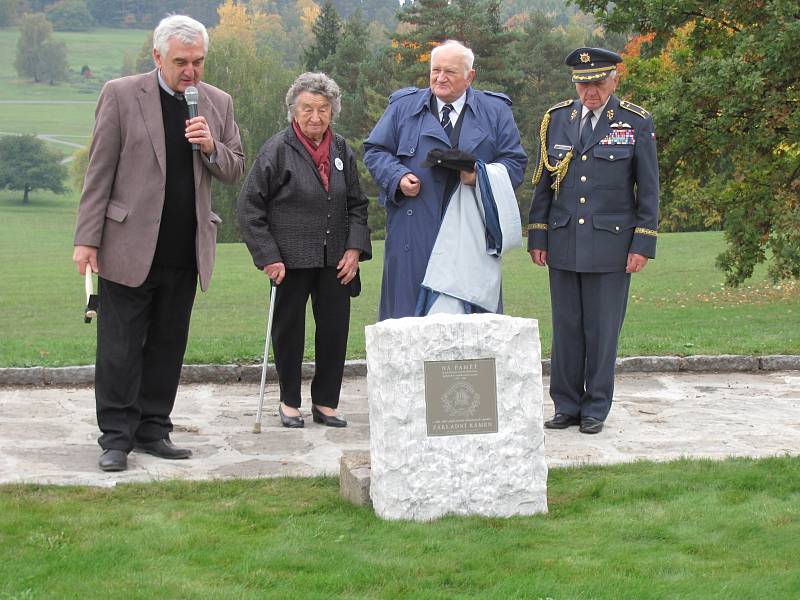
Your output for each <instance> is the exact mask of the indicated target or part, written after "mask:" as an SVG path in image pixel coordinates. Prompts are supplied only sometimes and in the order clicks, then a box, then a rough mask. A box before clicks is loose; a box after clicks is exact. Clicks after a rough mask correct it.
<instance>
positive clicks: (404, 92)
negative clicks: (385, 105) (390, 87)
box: [389, 87, 419, 104]
mask: <svg viewBox="0 0 800 600" xmlns="http://www.w3.org/2000/svg"><path fill="white" fill-rule="evenodd" d="M418 91H419V88H415V87H407V88H401V89H399V90H396V91H394V92H392V95H391V96H389V104H391V103H392V102H394V101H395V100H398V99H399V98H404V97H406V96H410V95H411V94H415V93H417V92H418Z"/></svg>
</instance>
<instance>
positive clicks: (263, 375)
mask: <svg viewBox="0 0 800 600" xmlns="http://www.w3.org/2000/svg"><path fill="white" fill-rule="evenodd" d="M269 287H270V292H269V317H267V339H266V340H264V364H263V366H262V367H261V389H260V390H259V392H258V411H257V412H256V422H255V424H254V425H253V433H261V409H262V408H263V406H264V387H265V385H266V382H267V360H268V359H269V341H270V336H271V335H272V315H273V314H274V313H275V290H277V289H278V286H276V285H275V282H274V281H272V280H271V279H270V280H269Z"/></svg>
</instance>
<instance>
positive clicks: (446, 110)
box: [442, 104, 453, 137]
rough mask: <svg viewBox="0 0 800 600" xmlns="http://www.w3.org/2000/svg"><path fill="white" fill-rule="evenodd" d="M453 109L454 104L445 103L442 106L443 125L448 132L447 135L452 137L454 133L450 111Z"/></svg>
mask: <svg viewBox="0 0 800 600" xmlns="http://www.w3.org/2000/svg"><path fill="white" fill-rule="evenodd" d="M452 110H453V105H452V104H445V105H444V106H443V107H442V127H444V132H445V133H446V134H447V137H450V134H451V133H453V123H451V122H450V113H451V112H452Z"/></svg>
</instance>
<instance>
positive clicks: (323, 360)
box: [272, 267, 350, 408]
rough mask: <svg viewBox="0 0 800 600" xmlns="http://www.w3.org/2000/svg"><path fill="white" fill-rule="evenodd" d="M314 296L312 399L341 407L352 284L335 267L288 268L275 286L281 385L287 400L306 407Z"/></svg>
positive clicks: (275, 343) (274, 333) (275, 344)
mask: <svg viewBox="0 0 800 600" xmlns="http://www.w3.org/2000/svg"><path fill="white" fill-rule="evenodd" d="M309 296H311V307H312V309H313V311H314V321H315V323H316V326H317V331H316V337H315V339H314V365H315V370H314V379H313V380H312V381H311V401H312V402H313V403H314V404H316V405H318V406H329V407H331V408H336V407H337V406H338V405H339V392H341V389H342V373H343V372H344V359H345V355H346V352H347V333H348V330H349V328H350V293H349V291H348V286H346V285H342V284H341V283H339V280H338V279H337V278H336V269H335V268H334V267H324V268H317V269H286V277H284V279H283V281H282V282H281V284H280V285H279V286H278V289H277V291H276V292H275V313H274V315H273V322H272V349H273V352H274V354H275V368H276V370H277V371H278V382H279V383H280V388H281V402H283V403H284V404H285V405H286V406H293V407H295V408H299V407H300V380H301V370H302V365H303V351H304V349H305V337H306V333H305V328H306V304H307V302H308V297H309Z"/></svg>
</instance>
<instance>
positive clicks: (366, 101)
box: [0, 0, 800, 285]
mask: <svg viewBox="0 0 800 600" xmlns="http://www.w3.org/2000/svg"><path fill="white" fill-rule="evenodd" d="M66 3H71V4H74V5H83V6H85V8H86V10H87V11H88V13H89V15H90V17H91V19H92V20H93V23H98V24H104V25H111V26H120V27H123V26H124V27H132V26H142V27H144V26H146V27H148V28H152V25H153V24H154V23H155V22H156V21H157V20H158V18H160V17H161V16H163V14H164V13H165V12H169V11H175V12H185V13H187V14H191V15H192V16H194V17H196V18H198V19H199V20H201V21H204V22H206V23H207V24H210V25H212V27H211V31H210V33H211V39H212V42H211V47H210V49H209V56H208V61H207V66H206V76H205V79H206V80H207V81H209V82H210V83H212V84H215V85H218V86H219V87H221V88H223V89H225V90H227V91H229V92H230V93H231V94H232V95H233V97H234V100H235V103H236V114H237V121H238V122H239V124H240V127H241V130H242V137H243V142H244V145H245V151H246V153H247V157H248V163H251V162H252V160H253V158H254V157H255V155H256V153H257V151H258V149H259V147H260V146H261V144H262V143H263V141H264V140H266V139H267V138H268V137H270V136H271V135H273V134H274V133H276V132H277V131H279V130H280V129H282V128H283V127H285V126H286V125H287V121H286V114H285V109H284V106H283V96H284V94H285V91H286V89H287V88H288V86H289V84H290V82H291V81H292V80H293V79H294V77H296V76H297V75H298V74H299V73H300V72H302V71H303V70H306V69H309V70H322V71H325V72H327V73H328V74H330V75H331V76H332V77H333V78H334V79H335V80H336V81H337V82H338V83H339V85H340V87H341V88H342V93H343V99H342V114H341V116H340V117H339V120H338V122H337V123H336V129H337V131H338V132H339V133H341V134H342V135H344V136H345V137H346V138H347V139H348V140H349V142H350V143H351V144H352V145H353V146H354V147H355V148H356V149H357V150H360V149H361V144H362V141H363V139H364V138H365V137H366V136H367V134H368V133H369V131H370V129H371V128H372V126H373V124H374V123H375V122H376V121H377V119H378V118H379V117H380V115H381V113H382V112H383V110H384V108H385V105H386V99H387V97H388V95H389V94H390V93H391V92H392V91H393V90H395V89H397V88H400V87H406V86H409V85H416V86H419V87H424V86H427V71H428V60H429V56H430V50H431V48H432V47H433V46H434V45H435V44H437V43H440V42H441V41H443V40H445V39H448V38H452V39H458V40H460V41H462V42H464V43H466V44H467V45H468V46H470V47H471V48H472V49H473V50H474V52H475V55H476V64H475V66H476V69H477V77H476V82H475V85H476V87H479V88H483V89H494V90H498V91H503V92H505V93H507V94H508V95H509V96H510V97H511V98H512V99H513V100H514V106H513V110H514V114H515V117H516V120H517V124H518V126H519V128H520V132H521V135H522V139H523V144H524V145H525V148H526V150H527V151H528V153H529V156H531V157H536V156H537V154H536V146H537V143H538V139H537V136H538V127H539V122H540V120H541V117H542V115H543V113H544V111H545V110H546V109H547V108H548V107H549V106H551V105H553V104H554V103H556V102H558V101H560V100H563V99H565V98H571V97H574V96H575V90H574V86H573V85H572V84H571V83H570V78H569V72H568V69H567V68H566V67H565V66H564V65H563V59H564V57H565V56H566V54H567V53H568V52H569V51H570V50H571V49H573V48H575V47H578V46H581V45H587V46H604V47H607V48H610V49H613V50H617V51H620V52H621V53H622V54H623V56H624V58H625V64H624V67H623V69H622V71H623V80H622V84H621V87H620V90H619V94H620V95H621V96H622V97H625V98H628V99H630V100H632V101H634V102H635V103H637V104H641V105H643V106H645V107H646V108H647V109H648V110H650V111H651V112H652V113H653V117H654V120H655V123H656V131H657V134H658V147H659V158H660V166H661V183H662V226H661V230H662V231H681V230H683V231H685V230H702V229H720V228H722V229H724V230H725V235H726V237H727V239H728V242H729V245H728V249H727V250H726V251H725V253H723V254H722V255H721V256H720V257H719V259H718V265H719V266H720V268H722V269H723V270H724V271H725V272H726V275H727V280H728V283H730V284H734V285H737V284H739V283H741V282H742V281H744V280H745V279H746V278H748V277H749V276H750V275H751V274H752V271H753V268H754V266H755V265H756V264H758V263H760V262H764V261H765V260H767V259H770V258H771V261H770V272H771V274H772V275H773V276H774V277H775V278H776V279H779V278H798V277H799V276H800V201H799V200H798V198H799V197H800V194H798V192H800V179H799V178H800V142H798V140H800V135H798V134H800V131H799V130H800V111H798V106H797V105H798V94H800V85H798V79H800V75H798V70H797V69H796V68H794V66H793V65H794V52H795V48H797V47H798V46H800V8H798V5H797V2H796V1H790V0H771V1H770V2H766V3H763V2H756V3H753V2H747V1H744V0H722V1H720V2H717V3H711V4H709V3H704V2H699V1H695V0H626V1H618V2H614V3H612V2H606V1H605V0H575V4H576V6H565V5H564V3H563V2H561V1H560V0H407V1H406V2H405V3H404V4H403V5H402V6H399V7H398V5H397V4H396V3H395V1H394V0H375V1H372V0H370V1H367V0H364V1H360V0H335V1H334V0H330V1H327V2H325V3H324V4H322V5H319V4H317V3H315V2H314V1H313V0H250V1H249V2H234V1H233V0H225V2H193V1H188V0H184V1H179V0H173V1H170V2H158V3H156V2H150V1H149V0H119V1H114V2H112V1H111V0H108V1H107V2H104V1H101V0H62V1H61V2H58V3H52V2H43V1H40V2H35V1H33V0H28V1H27V2H23V3H19V2H17V3H14V4H15V5H17V6H19V5H20V4H25V5H27V6H28V8H29V9H30V10H34V9H39V10H42V9H43V10H45V11H47V10H50V14H51V15H52V14H53V12H54V8H53V7H54V6H57V5H59V6H60V5H64V4H66ZM8 4H9V2H7V0H0V24H2V23H3V19H4V18H6V19H19V18H20V14H19V13H15V14H13V15H11V16H9V15H10V12H9V10H7V6H8ZM201 4H202V5H203V6H200V5H201ZM212 5H213V7H214V14H213V15H211V14H209V12H208V11H209V9H208V7H209V6H212ZM103 6H105V7H106V8H108V10H100V9H101V8H102V7H103ZM112 7H113V10H111V8H112ZM193 9H194V10H193ZM579 9H582V11H585V12H581V10H579ZM46 14H47V13H46ZM150 47H151V42H150V41H149V40H145V41H144V44H143V46H142V50H141V52H140V54H139V56H138V57H133V56H127V57H126V61H125V65H124V66H123V72H125V73H133V72H141V71H145V70H149V69H151V68H152V60H151V58H150ZM534 162H535V160H533V159H532V161H531V163H532V164H531V165H530V167H529V168H530V169H532V168H533V166H534V164H533V163H534ZM76 164H78V165H80V164H81V161H80V160H79V161H76ZM79 168H80V167H79ZM79 174H80V175H81V176H82V173H80V172H79ZM361 175H362V183H363V186H364V188H365V190H366V192H367V193H368V194H369V195H370V196H371V197H375V196H376V195H377V190H376V189H375V188H374V184H373V183H372V180H371V178H370V177H369V176H368V174H367V173H366V170H365V169H364V168H363V165H362V167H361ZM215 185H216V184H215ZM236 194H237V189H236V188H235V187H233V188H231V187H228V188H226V187H224V186H218V187H217V188H216V189H215V194H214V198H215V204H216V209H217V210H218V211H219V212H220V213H221V214H222V216H223V219H224V220H225V225H224V227H223V229H222V231H221V232H220V233H221V235H220V239H222V240H235V239H238V233H237V232H236V230H235V225H234V224H235V219H234V218H233V211H234V206H235V199H236ZM529 199H530V188H529V186H523V187H522V188H521V189H520V190H519V201H520V210H521V212H522V213H523V214H524V213H526V212H527V205H528V202H529ZM383 218H384V213H383V210H382V209H380V208H379V207H377V206H376V205H375V203H372V205H371V209H370V223H371V226H372V227H373V229H374V230H376V231H381V230H382V227H383Z"/></svg>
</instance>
